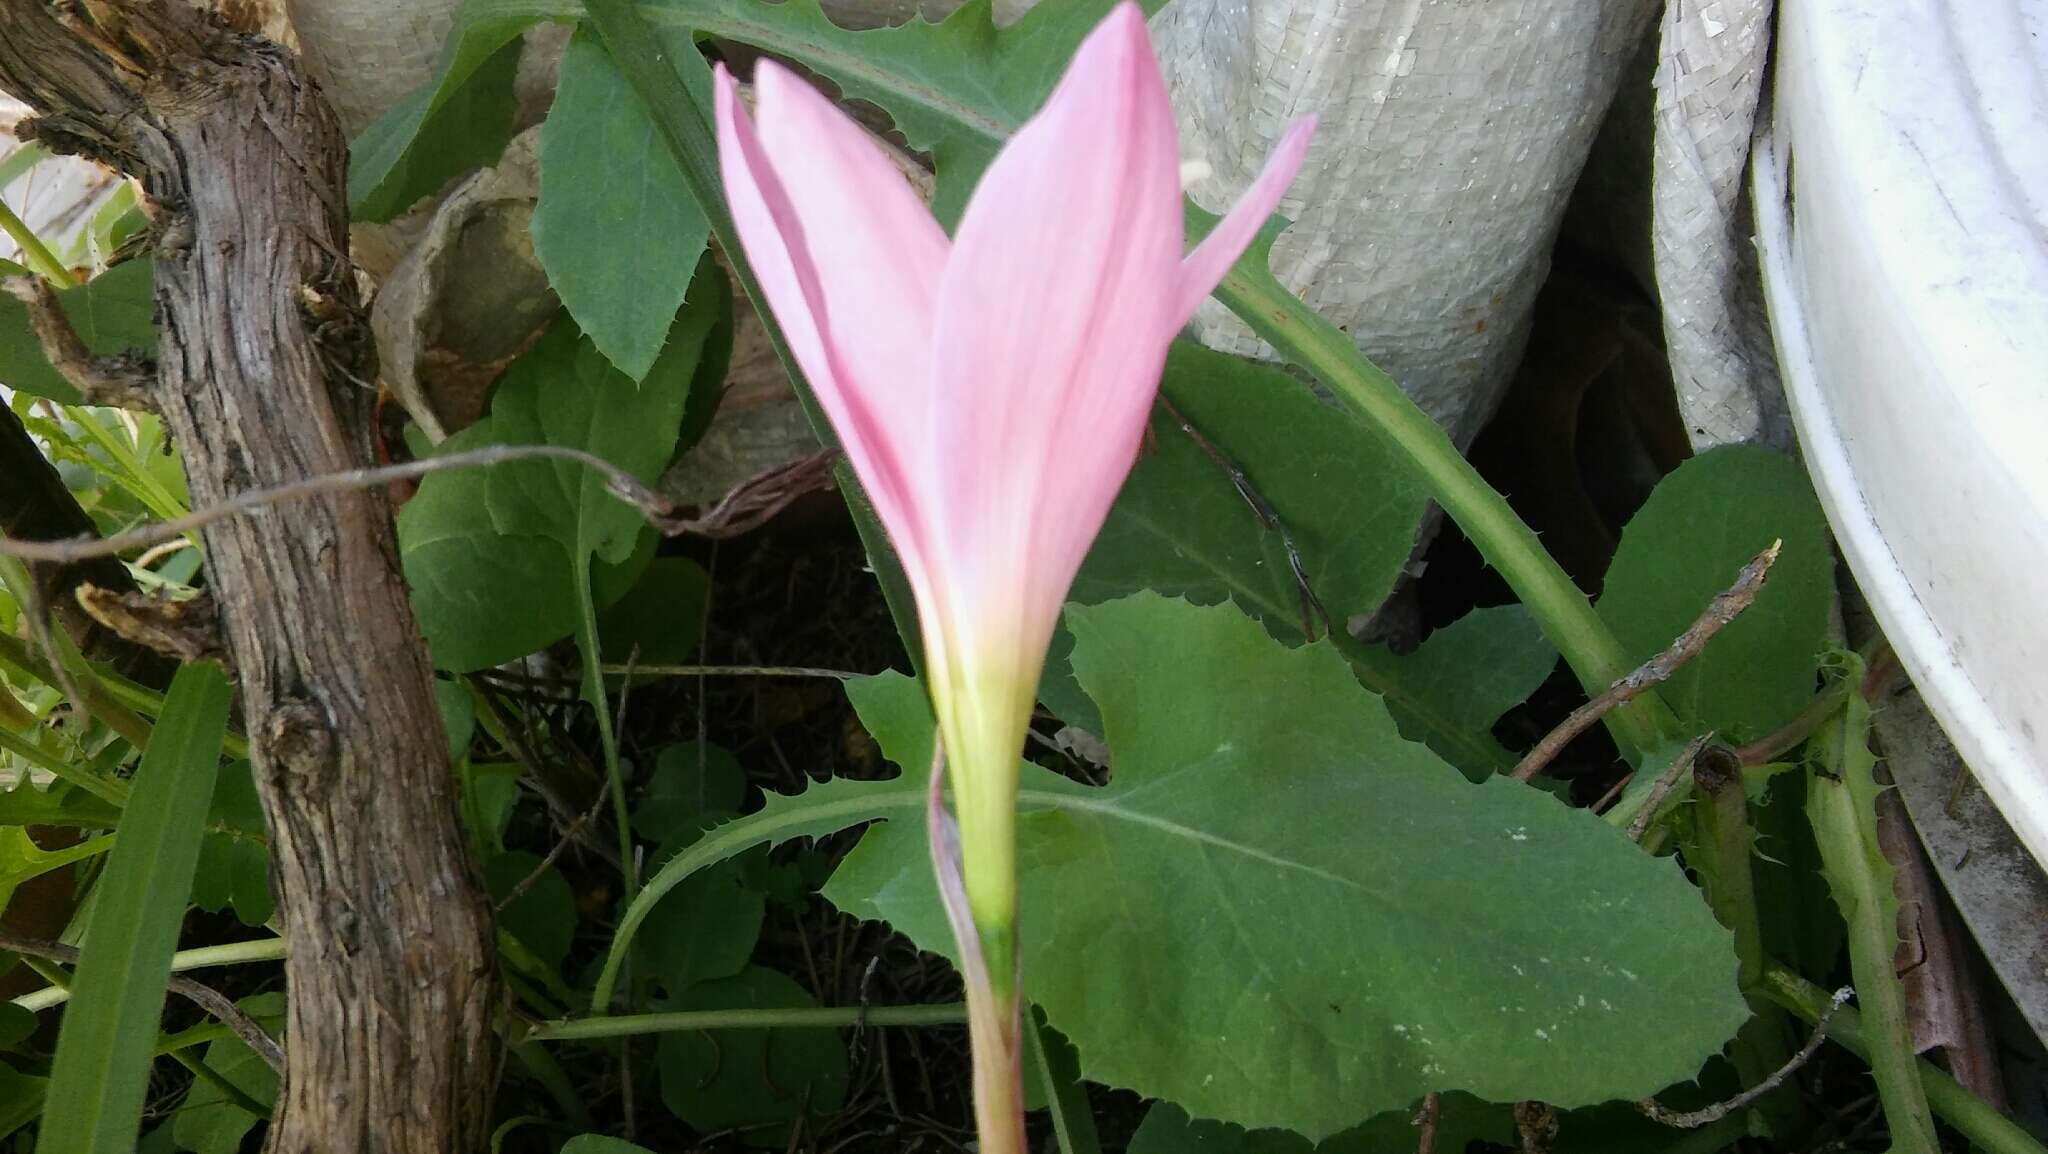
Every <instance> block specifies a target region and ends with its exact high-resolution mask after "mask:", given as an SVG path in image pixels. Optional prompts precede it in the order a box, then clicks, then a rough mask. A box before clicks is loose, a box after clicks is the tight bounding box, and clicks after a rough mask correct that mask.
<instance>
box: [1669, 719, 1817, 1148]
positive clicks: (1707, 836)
mask: <svg viewBox="0 0 2048 1154" xmlns="http://www.w3.org/2000/svg"><path fill="white" fill-rule="evenodd" d="M1694 782H1695V783H1696V784H1697V785H1698V787H1699V795H1700V804H1699V805H1698V806H1697V807H1696V808H1695V809H1694V811H1693V813H1694V829H1693V837H1692V839H1691V840H1690V842H1689V843H1688V844H1687V847H1686V848H1687V855H1686V858H1687V860H1688V861H1689V862H1692V863H1693V864H1694V866H1695V869H1696V870H1697V872H1698V873H1699V875H1700V881H1701V883H1702V885H1703V886H1704V887H1705V889H1706V893H1707V904H1708V906H1709V907H1711V908H1712V909H1713V911H1714V916H1715V917H1716V918H1717V919H1719V920H1720V922H1721V924H1722V925H1724V926H1726V927H1728V929H1729V930H1730V931H1732V932H1733V933H1734V935H1735V958H1736V964H1737V969H1736V980H1737V982H1738V984H1739V987H1740V988H1741V989H1742V990H1744V991H1745V993H1744V997H1745V999H1746V1000H1747V1001H1748V1002H1749V1008H1750V1012H1751V1014H1752V1015H1753V1016H1752V1017H1751V1018H1750V1020H1749V1021H1747V1022H1744V1023H1743V1024H1742V1028H1741V1030H1740V1031H1738V1032H1737V1034H1736V1036H1735V1042H1734V1045H1733V1047H1732V1048H1731V1051H1730V1057H1731V1058H1732V1059H1733V1061H1734V1063H1735V1072H1736V1075H1737V1076H1738V1077H1739V1078H1740V1079H1741V1081H1742V1086H1743V1088H1744V1089H1748V1088H1749V1087H1751V1086H1755V1085H1758V1084H1760V1083H1762V1082H1763V1081H1764V1080H1765V1079H1767V1078H1769V1077H1770V1076H1771V1075H1772V1074H1775V1073H1777V1071H1778V1070H1779V1069H1780V1068H1782V1067H1783V1066H1784V1065H1785V1063H1786V1062H1787V1061H1789V1060H1790V1059H1791V1057H1792V1044H1791V1042H1790V1036H1789V1034H1788V1032H1787V1030H1786V1022H1785V1019H1784V1014H1783V1012H1782V1011H1780V1010H1779V1009H1778V1008H1777V1007H1776V1006H1774V1005H1772V1004H1771V1003H1770V1002H1768V1001H1767V1000H1765V999H1764V998H1763V997H1762V995H1760V994H1757V993H1755V992H1753V991H1754V988H1755V986H1756V985H1757V983H1758V982H1760V981H1762V979H1763V973H1764V963H1765V961H1766V959H1765V957H1764V936H1763V925H1762V922H1761V921H1760V920H1759V919H1758V916H1757V904H1756V876H1755V873H1754V872H1753V871H1752V870H1751V868H1750V854H1751V852H1752V850H1751V845H1750V825H1749V797H1748V792H1747V790H1746V789H1745V788H1744V785H1743V781H1742V766H1741V765H1740V764H1739V763H1738V762H1737V760H1736V759H1735V757H1734V756H1733V755H1732V754H1726V753H1723V752H1721V751H1717V750H1708V751H1707V753H1706V754H1705V756H1703V757H1702V758H1700V759H1698V760H1696V761H1695V763H1694ZM1760 1106H1761V1107H1762V1109H1763V1110H1764V1112H1765V1113H1766V1114H1767V1115H1770V1116H1772V1117H1773V1121H1774V1122H1777V1121H1785V1122H1789V1121H1791V1120H1792V1111H1794V1110H1796V1109H1797V1106H1798V1100H1797V1098H1796V1096H1794V1095H1792V1094H1790V1093H1786V1092H1784V1091H1782V1090H1781V1091H1779V1092H1777V1093H1773V1094H1770V1095H1768V1096H1766V1097H1765V1098H1764V1099H1763V1101H1762V1102H1761V1103H1760ZM1773 1129H1776V1126H1775V1125H1774V1127H1773Z"/></svg>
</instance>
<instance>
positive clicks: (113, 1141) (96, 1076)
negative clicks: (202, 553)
mask: <svg viewBox="0 0 2048 1154" xmlns="http://www.w3.org/2000/svg"><path fill="white" fill-rule="evenodd" d="M229 696H230V690H229V686H228V680H227V677H226V676H225V675H224V674H223V673H222V672H221V671H220V669H219V668H217V667H216V666H213V665H210V664H206V663H204V662H196V663H194V664H191V665H187V666H184V667H183V668H181V669H179V670H178V674H177V677H176V678H174V679H173V680H172V682H171V688H170V692H169V694H167V695H166V697H165V701H164V711H163V715H162V716H161V717H160V718H158V720H157V724H156V728H155V731H154V732H153V733H152V734H151V735H150V739H149V745H148V747H147V748H146V749H144V750H143V754H142V765H141V768H140V769H139V770H138V771H137V773H136V776H135V789H134V792H133V794H132V795H131V796H130V802H131V804H130V805H129V806H128V807H127V809H126V810H124V811H123V813H122V815H121V825H120V830H119V835H120V837H119V841H118V842H117V843H116V845H115V847H114V850H113V852H112V854H110V855H109V857H108V860H107V869H106V873H105V874H104V875H103V876H102V877H101V879H100V883H99V894H98V896H97V900H96V902H95V904H94V907H93V911H92V916H91V920H90V922H88V924H87V927H86V936H85V943H84V952H83V954H82V956H81V957H80V958H79V963H78V972H77V975H76V977H75V978H74V980H73V981H72V990H73V996H72V1005H71V1008H70V1009H68V1010H66V1011H65V1014H64V1028H63V1032H62V1033H61V1034H59V1036H58V1039H57V1056H56V1059H55V1060H54V1062H53V1063H52V1065H51V1070H50V1087H49V1093H48V1095H47V1098H46V1100H47V1102H48V1103H49V1107H48V1110H47V1111H46V1112H45V1115H44V1121H43V1130H42V1135H41V1138H40V1140H39V1141H38V1142H37V1145H36V1148H37V1149H38V1150H39V1151H44V1152H46V1154H127V1152H128V1151H131V1150H133V1149H134V1148H135V1134H136V1129H137V1127H138V1126H139V1124H140V1122H141V1118H142V1106H143V1098H144V1095H145V1093H146V1092H147V1090H148V1088H149V1067H150V1062H151V1060H152V1055H153V1053H154V1051H155V1049H156V1044H157V1024H158V1019H159V1018H161V1017H162V1015H163V1002H164V983H165V981H166V980H167V979H168V978H169V977H170V972H171V954H172V953H173V952H175V951H176V949H177V946H178V927H179V925H180V924H181V923H182V922H183V921H184V919H185V902H186V898H187V897H188V896H189V895H190V893H191V889H192V872H193V870H194V869H195V868H196V867H197V865H198V863H199V839H200V837H201V835H202V834H203V833H204V832H205V828H206V811H207V806H208V805H209V804H210V803H211V801H212V800H213V786H214V779H215V775H216V771H217V770H218V768H219V764H220V742H221V737H222V735H223V734H225V733H226V731H227V723H228V699H229Z"/></svg>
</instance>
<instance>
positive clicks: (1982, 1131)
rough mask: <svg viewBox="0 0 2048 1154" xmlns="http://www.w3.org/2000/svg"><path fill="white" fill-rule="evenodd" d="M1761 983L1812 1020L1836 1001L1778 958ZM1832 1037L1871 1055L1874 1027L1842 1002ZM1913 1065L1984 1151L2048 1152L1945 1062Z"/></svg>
mask: <svg viewBox="0 0 2048 1154" xmlns="http://www.w3.org/2000/svg"><path fill="white" fill-rule="evenodd" d="M1761 989H1762V991H1763V994H1764V996H1765V997H1768V998H1769V999H1771V1000H1772V1001H1773V1002H1776V1003H1777V1004H1779V1005H1780V1006H1783V1007H1785V1008H1786V1009H1787V1010H1790V1011H1791V1012H1792V1013H1794V1014H1797V1015H1798V1016H1799V1017H1800V1018H1802V1019H1804V1020H1805V1021H1806V1022H1807V1023H1808V1024H1809V1025H1810V1024H1813V1023H1817V1022H1819V1021H1820V1019H1821V1016H1822V1015H1823V1014H1826V1013H1827V1012H1828V1007H1829V1006H1830V1005H1831V1004H1832V1002H1833V999H1832V998H1831V997H1830V996H1829V994H1828V992H1827V991H1826V990H1823V989H1821V988H1820V987H1819V986H1816V985H1814V984H1813V983H1812V982H1809V981H1807V980H1806V979H1805V978H1802V977H1800V976H1799V975H1798V974H1795V973H1793V972H1792V971H1791V970H1788V969H1786V968H1785V967H1784V966H1781V965H1777V964H1775V963H1773V964H1772V965H1771V966H1769V967H1768V968H1767V969H1765V971H1764V982H1763V985H1762V987H1761ZM1828 1037H1829V1038H1830V1039H1832V1040H1834V1041H1836V1042H1839V1043H1841V1045H1842V1047H1843V1048H1844V1049H1846V1050H1848V1051H1849V1052H1850V1053H1852V1054H1855V1055H1856V1056H1857V1057H1859V1058H1862V1059H1863V1060H1865V1061H1870V1060H1871V1054H1872V1052H1873V1046H1874V1045H1875V1044H1876V1042H1875V1039H1874V1038H1873V1036H1872V1031H1871V1030H1869V1029H1866V1028H1865V1026H1864V1018H1863V1015H1860V1014H1858V1013H1857V1012H1856V1010H1855V1009H1854V1008H1852V1007H1849V1006H1843V1007H1841V1008H1840V1009H1838V1010H1836V1011H1835V1013H1834V1017H1832V1018H1830V1019H1828ZM1910 1069H1911V1071H1912V1073H1913V1074H1914V1076H1915V1077H1917V1078H1918V1079H1919V1084H1920V1090H1921V1092H1922V1093H1923V1094H1925V1095H1926V1098H1927V1103H1928V1105H1929V1106H1931V1107H1932V1108H1933V1109H1934V1112H1935V1113H1937V1114H1940V1115H1941V1117H1942V1120H1943V1121H1945V1122H1947V1123H1948V1124H1949V1125H1951V1126H1953V1127H1955V1128H1956V1130H1957V1131H1958V1132H1960V1133H1961V1134H1962V1136H1963V1137H1965V1138H1967V1139H1969V1140H1970V1143H1971V1145H1973V1146H1975V1147H1977V1148H1978V1149H1979V1150H1982V1151H1983V1152H1984V1154H2048V1146H2044V1145H2042V1143H2041V1142H2040V1140H2039V1139H2037V1138H2035V1137H2034V1136H2033V1135H2031V1134H2029V1133H2027V1132H2026V1131H2025V1130H2023V1129H2021V1128H2020V1125H2019V1123H2017V1122H2014V1121H2013V1120H2012V1119H2011V1118H2008V1117H2006V1116H2005V1115H2004V1114H2002V1113H2000V1112H1999V1110H1998V1108H1997V1107H1995V1106H1993V1105H1991V1104H1990V1103H1989V1102H1986V1101H1985V1100H1984V1099H1982V1098H1979V1097H1977V1096H1976V1095H1975V1094H1972V1093H1970V1092H1969V1091H1968V1090H1966V1089H1964V1088H1963V1085H1962V1083H1960V1082H1958V1081H1956V1080H1955V1079H1954V1078H1951V1077H1949V1076H1948V1074H1947V1073H1946V1072H1944V1071H1943V1070H1942V1069H1941V1067H1939V1066H1936V1065H1935V1064H1934V1063H1932V1062H1929V1061H1925V1060H1916V1061H1914V1062H1913V1063H1912V1065H1911V1067H1910ZM1887 1116H1889V1115H1887Z"/></svg>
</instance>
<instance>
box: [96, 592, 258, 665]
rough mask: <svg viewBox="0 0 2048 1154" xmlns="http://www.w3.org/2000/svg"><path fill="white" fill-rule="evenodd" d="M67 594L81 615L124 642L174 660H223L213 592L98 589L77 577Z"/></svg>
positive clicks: (222, 642) (218, 618) (217, 610)
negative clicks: (180, 595) (173, 594)
mask: <svg viewBox="0 0 2048 1154" xmlns="http://www.w3.org/2000/svg"><path fill="white" fill-rule="evenodd" d="M72 596H73V597H75V598H77V599H78V605H79V608H81V609H84V610H85V612H86V615H87V616H89V617H91V618H92V619H93V620H94V621H97V622H99V623H100V624H101V625H102V626H104V627H106V628H107V629H108V630H110V631H112V632H113V634H114V635H115V636H116V637H119V638H121V639H122V640H124V641H128V642H132V643H133V644H136V645H140V646H142V647H143V648H145V649H149V650H152V651H154V652H157V653H162V654H166V655H168V656H171V657H175V658H177V659H178V660H180V661H200V660H210V661H225V660H226V658H227V644H226V642H225V641H224V640H222V637H221V632H220V609H219V606H217V605H216V604H215V602H214V600H213V594H212V593H210V592H208V591H206V590H201V591H200V592H199V595H198V596H196V597H187V598H185V599H183V600H175V601H174V600H172V599H171V598H169V597H162V596H158V595H156V594H153V593H145V592H143V591H141V590H139V589H136V590H121V589H102V588H100V587H99V586H98V585H95V584H93V583H92V582H90V581H84V582H80V583H79V586H78V588H77V589H75V590H73V591H72Z"/></svg>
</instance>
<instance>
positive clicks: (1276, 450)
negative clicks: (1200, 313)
mask: <svg viewBox="0 0 2048 1154" xmlns="http://www.w3.org/2000/svg"><path fill="white" fill-rule="evenodd" d="M1164 382H1165V384H1164V388H1165V391H1166V395H1167V397H1168V399H1170V400H1171V401H1172V402H1173V404H1174V406H1175V407H1176V408H1178V409H1179V410H1180V412H1181V413H1182V414H1183V415H1184V416H1186V417H1187V418H1188V420H1189V421H1190V422H1192V423H1193V424H1194V426H1195V428H1196V429H1198V430H1200V431H1201V433H1202V435H1203V436H1204V437H1205V438H1206V439H1207V440H1208V441H1209V442H1210V443H1211V444H1213V445H1214V446H1215V447H1216V448H1217V449H1219V450H1221V451H1222V453H1223V454H1224V455H1225V456H1226V457H1227V458H1229V460H1230V461H1232V462H1233V463H1234V464H1235V465H1236V466H1237V467H1238V468H1240V469H1242V470H1243V471H1244V473H1245V476H1246V479H1247V480H1248V481H1249V482H1250V483H1251V484H1252V485H1253V486H1254V487H1256V489H1257V491H1258V492H1259V493H1260V494H1261V495H1262V496H1264V497H1265V498H1266V500H1267V501H1268V502H1270V503H1271V504H1272V506H1273V509H1274V510H1275V511H1276V512H1277V513H1278V514H1279V515H1280V520H1281V522H1282V523H1283V524H1284V525H1286V527H1287V530H1288V532H1289V533H1290V534H1291V535H1292V537H1293V539H1294V543H1295V545H1296V546H1297V547H1298V549H1299V550H1300V553H1301V556H1302V560H1303V562H1304V565H1305V569H1306V574H1307V577H1308V582H1309V586H1310V588H1312V589H1314V590H1315V592H1316V595H1317V596H1318V597H1319V598H1321V599H1322V601H1323V604H1324V605H1325V606H1326V607H1327V608H1328V609H1329V610H1330V613H1331V615H1332V616H1333V617H1335V618H1336V620H1337V621H1338V622H1339V623H1341V622H1343V620H1344V618H1345V616H1346V615H1348V614H1353V613H1364V612H1369V611H1371V610H1372V609H1374V608H1376V607H1377V606H1378V605H1379V603H1380V602H1381V601H1383V600H1385V599H1386V596H1387V594H1388V593H1389V592H1390V591H1392V589H1393V587H1394V581H1395V579H1396V578H1397V577H1398V576H1400V573H1401V567H1402V565H1404V564H1405V563H1406V562H1407V560H1408V554H1409V551H1410V550H1411V549H1412V548H1413V547H1414V544H1415V527H1416V525H1417V523H1418V522H1420V521H1421V519H1422V510H1423V506H1424V505H1425V503H1426V498H1425V496H1424V494H1423V492H1422V490H1421V488H1420V487H1418V486H1416V485H1415V484H1413V483H1412V482H1411V481H1409V480H1408V479H1407V478H1405V477H1403V476H1402V475H1401V473H1400V471H1399V470H1398V469H1396V468H1394V467H1392V465H1391V464H1390V461H1389V457H1388V452H1387V449H1386V446H1385V445H1384V444H1383V443H1382V442H1380V441H1379V440H1377V439H1376V438H1374V437H1373V436H1372V435H1371V434H1369V433H1367V432H1366V431H1365V430H1364V429H1363V428H1362V427H1360V426H1359V425H1358V423H1357V422H1355V421H1352V420H1351V419H1349V418H1348V417H1346V416H1345V415H1344V414H1343V413H1341V412H1339V411H1338V410H1336V409H1333V408H1331V407H1329V406H1328V405H1325V404H1323V403H1322V402H1320V401H1318V400H1316V399H1315V397H1314V395H1313V394H1311V393H1310V392H1309V391H1308V390H1307V389H1305V388H1303V387H1302V386H1301V383H1300V382H1299V381H1297V380H1295V379H1294V378H1292V377H1290V376H1288V375H1287V374H1286V373H1284V372H1281V371H1280V370H1278V369H1274V368H1270V367H1268V366H1264V365H1257V364H1253V363H1252V362H1250V361H1246V360H1243V359H1241V358H1238V357H1232V356H1226V355H1224V354H1222V353H1216V352H1211V351H1210V350H1208V349H1204V348H1202V347H1200V346H1198V345H1193V344H1189V343H1187V342H1176V343H1175V345H1174V346H1173V348H1172V350H1171V351H1170V352H1169V353H1168V354H1167V361H1166V375H1165V377H1164ZM1299 588H1300V587H1299V584H1298V583H1297V582H1296V580H1295V578H1294V573H1293V571H1292V570H1291V568H1290V567H1289V564H1288V558H1287V551H1286V549H1285V548H1284V547H1283V545H1282V542H1281V537H1280V534H1279V533H1278V532H1274V531H1269V530H1267V529H1265V528H1264V527H1263V526H1261V525H1260V524H1259V520H1258V515H1257V513H1255V512H1254V511H1253V509H1252V507H1251V505H1250V504H1248V503H1247V502H1246V501H1245V499H1244V497H1243V496H1242V495H1240V494H1239V493H1238V491H1237V489H1236V487H1235V486H1234V485H1233V484H1232V483H1231V478H1230V476H1229V474H1228V473H1227V472H1226V471H1225V468H1224V466H1223V465H1221V464H1219V463H1218V462H1217V461H1216V460H1215V459H1213V458H1212V457H1210V456H1209V455H1208V454H1207V453H1206V452H1204V451H1203V449H1202V448H1201V447H1200V446H1199V445H1198V444H1197V443H1196V442H1195V440H1194V439H1193V438H1192V437H1190V436H1189V435H1188V434H1187V433H1185V432H1184V431H1182V430H1181V428H1180V426H1179V425H1178V424H1177V423H1175V422H1174V421H1173V420H1172V419H1170V418H1169V417H1168V416H1166V414H1165V413H1164V411H1163V410H1162V411H1161V412H1159V413H1157V414H1155V415H1154V418H1153V421H1152V428H1151V439H1150V442H1149V444H1148V445H1147V447H1146V448H1145V449H1144V450H1142V451H1141V452H1140V454H1139V458H1138V465H1137V468H1136V469H1134V470H1133V471H1132V473H1131V477H1130V480H1129V481H1127V482H1126V483H1125V485H1124V488H1123V492H1122V493H1121V494H1120V495H1119V496H1118V498H1117V502H1116V504H1115V505H1114V506H1112V507H1111V509H1110V514H1109V519H1108V521H1107V523H1106V524H1105V525H1104V526H1103V531H1102V534H1101V536H1100V537H1098V538H1097V539H1096V542H1095V546H1094V548H1093V549H1091V550H1090V551H1089V553H1088V559H1087V561H1086V563H1084V564H1083V565H1082V567H1081V572H1080V575H1079V576H1078V577H1076V579H1075V581H1074V589H1073V593H1072V594H1071V596H1072V599H1073V600H1075V601H1079V602H1082V603H1084V604H1094V603H1097V602H1100V601H1107V600H1111V599H1113V598H1116V597H1121V596H1123V595H1125V594H1127V593H1131V592H1135V591H1136V590H1139V589H1152V590H1155V591H1158V592H1161V593H1166V594H1170V595H1181V596H1186V597H1187V598H1188V599H1189V600H1191V601H1195V602H1197V603H1201V604H1214V603H1216V602H1219V601H1223V600H1225V599H1229V600H1233V601H1235V602H1236V603H1237V604H1238V606H1239V607H1240V608H1242V609H1244V610H1245V611H1246V612H1247V613H1250V614H1251V615H1252V616H1254V617H1256V618H1258V619H1259V621H1260V622H1261V623H1262V624H1264V625H1265V626H1266V627H1267V628H1268V630H1270V631H1271V632H1272V633H1273V635H1274V636H1276V637H1279V638H1281V639H1283V640H1291V641H1299V640H1301V639H1302V606H1301V599H1300V595H1299ZM1315 628H1316V630H1317V631H1318V632H1319V633H1320V631H1321V629H1322V625H1321V623H1320V622H1317V623H1316V625H1315Z"/></svg>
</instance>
